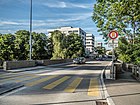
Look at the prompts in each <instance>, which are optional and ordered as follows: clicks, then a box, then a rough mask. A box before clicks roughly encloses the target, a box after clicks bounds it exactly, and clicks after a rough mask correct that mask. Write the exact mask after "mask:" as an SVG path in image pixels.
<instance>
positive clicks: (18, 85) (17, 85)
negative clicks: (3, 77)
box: [0, 83, 24, 95]
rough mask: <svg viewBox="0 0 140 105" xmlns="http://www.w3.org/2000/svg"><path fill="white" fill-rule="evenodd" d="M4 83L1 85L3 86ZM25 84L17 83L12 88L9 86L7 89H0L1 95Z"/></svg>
mask: <svg viewBox="0 0 140 105" xmlns="http://www.w3.org/2000/svg"><path fill="white" fill-rule="evenodd" d="M3 85H8V84H3ZM3 85H2V86H1V87H3ZM23 86H24V85H23V84H16V83H15V86H13V87H12V88H8V89H6V90H3V91H0V95H3V94H5V93H8V92H11V91H13V90H16V89H18V88H21V87H23Z"/></svg>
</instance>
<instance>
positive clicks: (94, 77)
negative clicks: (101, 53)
mask: <svg viewBox="0 0 140 105" xmlns="http://www.w3.org/2000/svg"><path fill="white" fill-rule="evenodd" d="M108 64H109V61H89V62H86V64H80V65H76V64H65V65H61V66H60V65H59V66H47V67H46V68H43V69H39V70H35V71H26V72H18V73H7V74H3V75H2V76H1V80H0V83H6V82H8V83H9V82H17V83H22V84H24V87H22V88H20V89H17V90H14V91H12V92H10V93H7V94H4V95H2V96H0V105H96V100H100V99H103V95H104V94H103V90H102V86H101V83H100V74H101V71H102V70H103V69H104V67H105V66H106V65H108Z"/></svg>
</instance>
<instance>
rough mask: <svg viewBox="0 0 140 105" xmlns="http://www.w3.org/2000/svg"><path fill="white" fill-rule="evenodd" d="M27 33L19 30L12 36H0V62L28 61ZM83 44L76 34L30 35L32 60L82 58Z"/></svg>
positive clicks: (55, 32)
mask: <svg viewBox="0 0 140 105" xmlns="http://www.w3.org/2000/svg"><path fill="white" fill-rule="evenodd" d="M29 36H30V35H29V31H26V30H19V31H17V32H16V33H15V35H12V34H4V35H2V34H0V51H1V53H0V60H28V59H29V47H30V46H29ZM84 53H85V51H84V46H83V42H82V39H81V37H80V36H78V35H77V34H74V33H72V34H70V35H68V36H66V35H65V34H62V33H61V32H60V31H54V32H53V33H52V35H51V37H49V38H48V37H47V36H46V35H45V34H43V33H35V32H33V33H32V59H34V60H35V59H50V58H51V59H65V58H75V57H78V56H83V55H84Z"/></svg>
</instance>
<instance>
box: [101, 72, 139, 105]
mask: <svg viewBox="0 0 140 105" xmlns="http://www.w3.org/2000/svg"><path fill="white" fill-rule="evenodd" d="M106 71H108V70H106ZM105 73H108V72H105ZM131 75H132V73H131V72H124V73H122V74H119V76H118V79H117V80H111V79H109V78H108V79H104V82H105V86H106V90H107V92H108V94H109V95H108V96H107V97H106V98H107V99H108V100H111V101H110V102H109V103H108V104H109V105H114V104H115V105H140V82H138V81H136V80H135V79H134V78H133V77H132V76H131ZM106 76H108V74H107V75H106ZM112 100H113V102H112Z"/></svg>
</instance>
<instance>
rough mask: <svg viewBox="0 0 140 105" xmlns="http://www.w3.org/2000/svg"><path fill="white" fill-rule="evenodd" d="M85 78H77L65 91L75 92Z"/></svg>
mask: <svg viewBox="0 0 140 105" xmlns="http://www.w3.org/2000/svg"><path fill="white" fill-rule="evenodd" d="M82 79H83V78H76V79H75V80H74V81H73V82H72V83H71V84H70V85H69V86H68V87H67V88H66V89H65V90H64V91H65V92H71V93H72V92H74V91H75V89H76V88H77V87H78V85H79V84H80V82H81V81H82Z"/></svg>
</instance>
